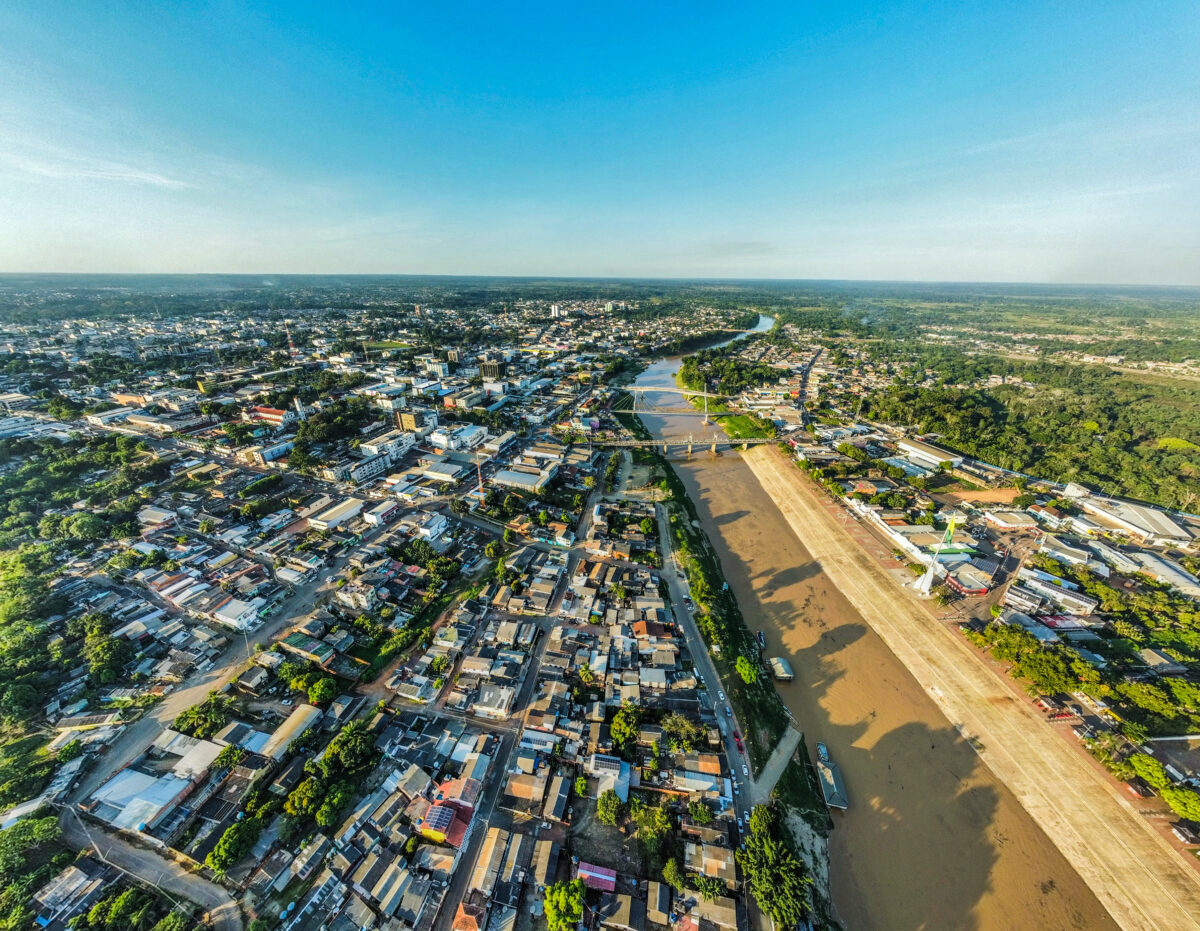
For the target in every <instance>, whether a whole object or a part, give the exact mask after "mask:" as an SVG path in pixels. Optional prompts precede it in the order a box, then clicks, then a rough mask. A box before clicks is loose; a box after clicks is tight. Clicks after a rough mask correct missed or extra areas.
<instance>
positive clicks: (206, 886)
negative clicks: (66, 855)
mask: <svg viewBox="0 0 1200 931" xmlns="http://www.w3.org/2000/svg"><path fill="white" fill-rule="evenodd" d="M58 823H59V825H60V826H61V827H62V832H63V839H64V840H65V841H66V842H67V843H68V844H70V845H71V846H73V847H78V848H79V849H80V850H94V851H96V854H97V856H98V857H99V858H100V860H102V861H103V862H105V863H108V864H109V865H111V866H115V867H116V868H117V869H119V870H121V871H122V872H124V873H126V874H128V875H129V876H131V877H132V878H133V879H135V880H137V881H139V882H141V883H145V884H147V885H150V886H154V887H156V888H158V889H160V890H162V891H163V892H165V893H167V895H168V896H172V897H175V898H179V899H187V900H188V901H189V902H195V903H196V904H197V905H199V906H200V907H201V908H204V909H206V910H207V911H208V915H209V918H210V919H211V921H212V924H213V927H214V928H215V929H216V931H242V913H241V912H240V911H238V907H237V903H236V902H234V900H233V897H232V896H230V894H229V893H228V892H226V891H225V890H224V889H222V888H221V887H220V886H218V885H217V884H216V883H213V882H209V881H208V880H207V879H205V878H204V877H203V876H201V875H199V874H198V873H190V872H188V871H187V869H185V868H184V867H183V866H181V865H180V864H178V863H176V862H175V861H174V860H169V859H167V858H166V857H163V856H162V855H160V854H159V853H158V852H157V851H154V850H148V849H146V848H143V847H136V846H134V845H133V844H131V843H129V842H128V841H125V840H122V839H121V838H119V837H116V836H115V835H113V834H110V833H109V832H107V831H103V830H101V829H100V828H98V827H96V826H95V825H91V824H89V825H85V824H84V823H83V819H82V818H81V817H80V816H79V814H78V813H77V812H76V811H75V810H74V809H73V808H70V807H64V808H63V809H62V810H61V811H60V813H59V818H58Z"/></svg>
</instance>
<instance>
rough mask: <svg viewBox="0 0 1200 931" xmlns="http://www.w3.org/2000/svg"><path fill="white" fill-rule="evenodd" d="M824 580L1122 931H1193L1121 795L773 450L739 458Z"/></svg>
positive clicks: (1198, 907)
mask: <svg viewBox="0 0 1200 931" xmlns="http://www.w3.org/2000/svg"><path fill="white" fill-rule="evenodd" d="M744 458H745V461H746V462H747V464H748V465H749V466H750V468H751V469H753V471H754V473H755V475H756V476H757V478H758V480H759V482H760V483H761V484H762V487H763V488H764V489H765V490H766V491H767V493H768V494H769V495H770V496H771V497H772V499H773V500H774V501H775V504H776V506H777V507H778V508H779V510H780V512H781V513H782V514H783V516H784V518H785V519H786V520H787V522H788V523H789V525H790V526H791V528H792V530H793V531H794V532H795V534H796V535H797V537H799V538H800V539H801V540H802V541H803V543H804V546H805V547H806V548H807V549H808V551H809V553H810V554H811V555H812V557H813V559H814V560H816V561H817V562H818V563H819V564H820V566H821V568H822V570H823V571H824V572H825V573H826V575H827V576H828V577H829V578H830V579H831V580H832V581H833V583H834V584H835V585H837V587H838V588H839V589H840V590H841V591H842V593H843V594H844V595H845V596H846V598H847V599H848V600H849V601H850V602H851V604H853V605H854V607H855V608H856V609H857V610H858V611H859V612H860V614H861V615H862V617H863V618H864V619H865V620H866V621H867V623H869V624H870V625H871V627H872V628H873V629H874V630H875V631H876V632H877V633H878V634H879V635H880V637H881V638H882V639H883V641H884V642H885V643H886V644H887V646H888V648H889V649H890V650H891V651H892V652H893V653H895V655H896V656H897V657H898V658H899V659H900V660H901V661H902V662H903V663H904V665H905V666H906V667H907V668H908V670H909V671H910V672H911V673H912V675H913V677H914V678H915V679H916V680H917V681H918V682H919V683H920V684H921V686H922V688H924V689H925V691H926V692H927V693H928V694H929V695H930V697H931V698H932V699H933V700H934V702H935V703H936V704H937V705H938V706H939V708H940V709H941V710H942V713H943V714H945V715H946V718H947V720H949V721H950V722H952V723H954V724H955V725H956V726H957V727H958V728H959V730H960V731H961V732H962V733H963V734H964V736H967V737H970V738H975V740H976V742H977V747H978V752H979V755H980V757H981V759H982V760H983V762H984V763H985V764H986V765H987V766H988V768H989V769H990V770H991V771H992V772H993V773H994V774H995V775H996V777H997V778H998V779H1000V780H1001V781H1002V782H1003V783H1004V784H1005V785H1007V786H1008V788H1009V789H1010V790H1011V791H1012V792H1013V794H1014V795H1015V796H1016V798H1017V799H1018V800H1019V801H1020V803H1021V804H1022V806H1024V808H1025V810H1026V811H1028V812H1029V814H1030V815H1031V816H1032V817H1033V818H1034V820H1035V821H1036V822H1037V823H1038V824H1039V825H1041V827H1042V829H1043V830H1044V831H1045V832H1046V835H1047V836H1048V837H1049V838H1050V840H1051V841H1052V842H1053V843H1054V844H1055V846H1057V847H1058V849H1059V850H1060V851H1061V852H1062V854H1063V856H1064V857H1065V858H1066V859H1067V861H1068V862H1069V863H1070V864H1071V865H1072V866H1073V867H1074V868H1075V869H1076V870H1077V871H1078V873H1079V875H1080V876H1081V877H1082V878H1083V880H1084V882H1086V883H1087V884H1088V886H1089V887H1090V888H1091V889H1092V891H1093V893H1094V894H1095V895H1096V897H1097V898H1098V899H1099V900H1100V902H1101V903H1102V904H1103V906H1104V907H1105V908H1106V909H1107V910H1108V912H1109V914H1110V915H1112V917H1113V918H1114V919H1115V920H1116V921H1117V923H1118V924H1120V925H1121V926H1122V927H1123V928H1131V929H1135V928H1136V929H1146V931H1152V929H1162V928H1172V929H1186V928H1192V929H1200V876H1198V875H1197V873H1196V871H1195V870H1193V869H1191V868H1190V867H1189V866H1188V864H1186V863H1185V862H1184V861H1183V860H1182V858H1181V857H1180V855H1179V854H1178V853H1177V852H1176V851H1175V850H1174V849H1172V847H1171V846H1170V844H1169V843H1168V842H1167V840H1166V839H1165V838H1164V837H1163V836H1162V835H1161V834H1160V833H1159V832H1158V831H1157V830H1156V828H1155V827H1154V826H1153V825H1151V824H1150V823H1149V822H1148V821H1147V820H1146V819H1145V818H1143V817H1142V816H1140V815H1139V814H1138V813H1137V812H1136V811H1135V810H1134V808H1133V806H1132V805H1131V804H1130V803H1129V802H1128V801H1126V799H1125V798H1124V797H1123V796H1122V794H1121V793H1120V791H1119V789H1118V788H1117V787H1116V785H1115V784H1114V783H1113V782H1112V780H1111V779H1109V778H1107V776H1105V775H1104V774H1103V773H1102V772H1100V771H1099V770H1098V769H1097V768H1096V767H1094V766H1091V765H1089V764H1088V761H1087V760H1085V759H1083V758H1082V757H1081V756H1080V755H1079V754H1078V752H1077V751H1076V750H1075V748H1073V747H1071V746H1069V745H1068V744H1067V743H1066V742H1065V741H1064V740H1063V739H1062V737H1061V736H1060V735H1059V734H1058V733H1057V732H1055V731H1053V730H1052V729H1051V728H1049V727H1047V726H1046V724H1045V722H1044V721H1042V720H1041V719H1040V717H1039V716H1038V715H1037V713H1036V712H1035V711H1034V710H1033V709H1032V706H1030V705H1029V704H1028V703H1026V702H1021V701H1018V700H1017V699H1016V698H1014V696H1013V694H1012V693H1011V691H1009V690H1008V689H1007V688H1006V687H1005V685H1004V683H1003V682H1000V681H999V680H998V679H997V678H996V676H995V674H994V673H993V672H992V671H991V670H990V669H988V668H987V667H986V666H985V665H984V664H983V663H982V662H980V660H979V657H978V656H976V655H975V653H973V652H972V650H971V649H970V648H969V646H968V645H967V644H966V641H965V640H964V639H963V638H962V637H961V636H960V635H959V634H958V632H957V631H956V630H953V629H951V628H950V627H949V626H948V625H945V624H942V623H939V622H937V621H935V620H934V618H933V617H932V616H931V614H930V612H929V610H928V609H927V607H926V605H925V603H923V602H920V601H918V600H916V598H915V597H914V596H913V595H912V594H911V592H909V591H907V590H905V589H902V588H901V587H900V586H899V585H897V584H896V582H895V580H894V579H893V578H892V577H891V576H889V575H888V574H887V572H886V571H885V570H884V569H883V568H882V567H881V566H880V565H879V564H878V563H877V562H876V561H875V560H874V559H872V558H871V556H870V555H869V554H868V553H867V552H866V551H865V550H863V549H862V548H861V547H860V546H859V544H858V543H856V542H855V541H854V540H853V538H852V537H851V536H850V534H849V532H848V531H847V529H846V528H845V527H844V526H843V525H842V524H840V523H839V521H838V519H837V518H836V517H835V516H833V514H831V513H830V512H829V511H828V510H827V509H826V507H825V506H824V505H823V503H822V501H821V500H820V498H819V495H820V494H821V493H820V492H819V491H818V490H817V488H816V487H815V486H814V485H813V484H812V483H811V482H810V481H809V480H808V479H807V478H806V477H805V476H803V475H802V474H801V473H800V472H799V470H798V469H796V467H795V466H794V465H793V464H792V463H791V462H790V461H789V460H788V459H787V458H786V457H785V456H784V455H783V454H782V453H781V452H780V451H779V450H778V449H776V448H774V447H764V448H760V449H756V450H753V451H751V452H749V453H747V454H746V456H745V457H744Z"/></svg>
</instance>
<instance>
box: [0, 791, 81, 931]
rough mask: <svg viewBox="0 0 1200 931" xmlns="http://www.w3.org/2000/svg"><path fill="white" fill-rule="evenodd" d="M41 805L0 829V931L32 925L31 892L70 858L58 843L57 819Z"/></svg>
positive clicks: (18, 929) (67, 862) (72, 856)
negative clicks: (33, 811)
mask: <svg viewBox="0 0 1200 931" xmlns="http://www.w3.org/2000/svg"><path fill="white" fill-rule="evenodd" d="M48 811H49V809H46V808H43V809H42V810H41V811H39V812H35V813H34V814H33V816H32V817H26V818H24V819H22V820H21V821H18V822H17V823H16V824H14V825H12V827H8V828H4V829H3V830H0V931H25V929H26V928H29V927H31V926H32V925H33V917H34V915H33V910H32V909H31V908H30V907H29V902H30V899H31V897H32V895H33V893H34V892H36V891H37V890H38V888H39V887H41V886H42V885H44V884H45V883H46V882H47V881H49V880H50V879H51V878H53V877H54V875H55V874H56V873H57V872H58V871H59V870H61V869H62V868H63V867H65V866H66V865H67V864H69V863H70V862H71V860H72V859H74V855H73V854H72V853H71V852H70V851H67V850H66V849H64V848H63V847H62V846H61V845H60V844H59V843H58V840H59V837H60V834H61V832H60V831H59V827H58V819H56V818H54V817H53V816H52V815H49V814H48V813H47V812H48Z"/></svg>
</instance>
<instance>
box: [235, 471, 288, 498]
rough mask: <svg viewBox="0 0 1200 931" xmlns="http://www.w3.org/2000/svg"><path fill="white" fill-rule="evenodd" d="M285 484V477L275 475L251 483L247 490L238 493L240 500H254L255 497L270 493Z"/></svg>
mask: <svg viewBox="0 0 1200 931" xmlns="http://www.w3.org/2000/svg"><path fill="white" fill-rule="evenodd" d="M282 484H283V476H282V475H279V474H278V473H275V474H273V475H264V476H263V477H262V478H260V479H258V480H257V481H253V482H251V483H250V484H249V485H247V486H246V487H245V488H243V489H242V490H241V491H239V492H238V497H239V498H253V497H254V496H255V495H261V494H263V493H264V492H267V491H270V490H271V489H272V488H276V487H277V486H279V485H282Z"/></svg>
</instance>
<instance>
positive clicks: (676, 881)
mask: <svg viewBox="0 0 1200 931" xmlns="http://www.w3.org/2000/svg"><path fill="white" fill-rule="evenodd" d="M662 877H663V882H665V883H666V884H667V885H668V886H670V887H671V888H672V889H674V890H675V891H676V892H683V890H684V889H685V888H686V887H687V883H686V880H685V878H684V875H683V870H681V869H680V868H679V861H678V860H676V859H675V858H674V857H671V859H669V860H668V861H667V862H666V863H664V864H663V871H662Z"/></svg>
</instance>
